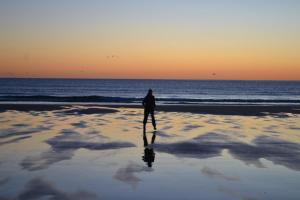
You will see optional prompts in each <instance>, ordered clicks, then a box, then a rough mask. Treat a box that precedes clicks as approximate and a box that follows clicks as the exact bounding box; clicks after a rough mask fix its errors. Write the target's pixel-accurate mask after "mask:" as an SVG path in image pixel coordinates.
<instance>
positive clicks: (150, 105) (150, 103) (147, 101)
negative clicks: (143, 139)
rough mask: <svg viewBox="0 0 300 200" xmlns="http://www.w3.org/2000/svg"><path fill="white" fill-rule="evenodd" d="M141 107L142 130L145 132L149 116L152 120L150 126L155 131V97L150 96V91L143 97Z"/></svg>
mask: <svg viewBox="0 0 300 200" xmlns="http://www.w3.org/2000/svg"><path fill="white" fill-rule="evenodd" d="M143 106H144V120H143V124H144V130H146V124H147V120H148V116H149V114H150V115H151V118H152V125H153V128H154V130H156V122H155V117H154V109H155V106H156V105H155V97H154V96H153V94H152V89H149V90H148V94H147V95H146V96H145V98H144V100H143Z"/></svg>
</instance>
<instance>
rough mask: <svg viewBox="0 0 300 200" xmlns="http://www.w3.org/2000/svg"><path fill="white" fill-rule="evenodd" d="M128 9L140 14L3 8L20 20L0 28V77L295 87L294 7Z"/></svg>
mask: <svg viewBox="0 0 300 200" xmlns="http://www.w3.org/2000/svg"><path fill="white" fill-rule="evenodd" d="M130 2H134V3H135V6H136V7H137V8H139V9H141V11H140V12H137V13H134V14H132V13H131V11H132V10H131V9H132V8H130V7H126V6H125V5H123V4H122V5H110V3H103V2H102V4H100V3H99V5H95V7H97V6H98V7H97V8H98V9H99V10H101V9H104V8H102V7H106V8H107V9H108V10H109V9H111V12H112V14H111V13H107V12H104V11H103V13H101V12H98V10H96V9H95V10H92V8H91V7H89V6H87V5H84V6H83V5H77V6H78V7H76V6H74V7H73V10H74V13H72V14H66V13H64V12H62V11H61V12H60V10H57V9H58V8H56V5H55V4H54V5H52V7H51V6H50V8H48V7H46V6H44V5H39V6H40V7H39V8H40V9H42V10H43V9H44V11H45V13H46V14H45V15H46V17H45V16H37V15H38V14H40V13H39V12H37V11H36V10H34V12H33V11H30V9H29V7H28V6H25V5H24V7H22V6H20V5H18V6H17V5H3V6H2V7H3V9H5V6H6V7H7V8H6V9H7V10H8V11H9V9H12V8H15V7H18V9H19V10H20V12H21V11H22V12H23V15H21V14H20V16H12V15H11V14H10V13H9V12H8V11H6V12H5V13H4V14H3V15H6V17H7V18H11V21H3V20H0V25H1V26H2V28H1V29H2V30H4V31H3V33H2V34H1V35H0V42H1V46H0V51H1V54H0V77H34V78H37V77H39V78H124V79H127V78H128V79H219V80H300V56H299V55H298V54H299V52H300V38H299V34H300V28H299V25H298V26H296V27H295V24H294V22H297V21H298V20H299V18H300V14H299V13H297V12H296V11H297V9H296V8H297V6H298V7H300V4H298V3H292V2H288V3H286V4H283V5H284V8H281V7H282V6H283V5H277V4H278V3H277V4H275V5H273V4H271V3H269V4H267V5H264V6H266V8H268V9H269V10H263V11H261V12H260V11H259V10H257V6H256V4H258V2H256V4H255V3H253V4H251V5H250V4H249V5H247V6H245V5H243V4H241V5H238V6H236V5H235V4H230V3H227V4H225V6H227V9H229V10H230V9H232V10H231V11H234V12H235V13H233V14H232V13H230V12H229V11H227V10H224V9H223V8H222V5H215V4H213V5H210V4H208V3H202V4H201V3H199V5H198V3H194V4H197V5H190V4H191V3H186V4H183V3H181V4H180V6H181V7H180V6H178V7H177V6H175V5H177V4H178V2H177V1H176V2H177V4H176V3H174V4H171V3H170V2H169V3H168V4H167V3H161V5H160V6H158V7H155V6H153V5H149V6H150V8H151V9H152V10H151V9H150V8H149V9H150V10H151V12H149V11H148V10H143V9H145V8H144V7H142V6H141V5H139V4H138V2H137V1H130ZM220 2H221V1H220ZM0 4H1V3H0ZM3 4H5V3H3ZM7 4H8V3H7ZM111 4H114V3H111ZM120 4H121V3H120ZM149 4H150V3H149ZM220 4H221V3H220ZM223 4H224V2H223ZM270 4H271V5H270ZM294 4H295V5H294ZM80 6H81V7H83V8H81V7H80ZM151 6H152V7H151ZM196 6H198V7H196ZM223 6H224V5H223ZM272 6H273V7H272ZM0 7H1V5H0ZM194 7H195V8H194ZM236 7H237V8H236ZM278 7H280V9H281V10H280V11H281V13H277V12H278V10H277V9H278ZM196 8H197V9H196ZM59 9H60V8H59ZM80 9H85V10H84V11H85V12H83V13H84V14H82V16H81V15H80V14H78V13H80V12H79V10H80ZM201 9H203V10H201ZM215 9H216V10H219V12H218V13H216V12H215ZM236 9H237V10H238V9H240V11H238V12H237V11H236ZM247 9H250V10H249V11H247ZM251 9H252V11H253V10H255V9H256V10H255V11H256V12H257V13H256V14H257V16H252V13H251ZM54 10H55V11H56V12H58V14H57V15H58V17H57V18H55V16H53V14H52V12H54ZM199 10H200V11H202V12H203V13H202V12H200V11H199ZM75 11H76V12H75ZM77 11H78V12H77ZM167 11H168V12H167ZM22 12H21V13H22ZM94 12H95V13H94ZM152 12H153V13H155V15H153V13H152ZM32 13H33V14H32ZM47 13H48V14H47ZM90 13H91V14H90ZM99 13H100V14H99ZM120 13H121V14H120ZM199 13H200V14H199ZM179 14H180V15H179ZM24 16H25V17H24ZM179 16H180V17H179ZM22 17H23V18H24V19H23V18H22ZM34 17H36V18H38V17H40V18H41V19H39V18H38V19H36V18H34ZM43 17H44V18H43ZM205 17H206V18H205ZM32 19H34V20H32ZM204 19H207V20H204ZM280 20H281V21H280ZM1 22H2V23H1ZM4 22H6V23H4ZM24 24H25V25H27V26H25V25H24Z"/></svg>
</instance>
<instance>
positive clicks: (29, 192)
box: [0, 178, 99, 200]
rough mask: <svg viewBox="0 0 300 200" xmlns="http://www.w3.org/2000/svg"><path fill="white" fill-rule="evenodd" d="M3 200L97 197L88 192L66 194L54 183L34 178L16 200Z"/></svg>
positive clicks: (94, 199) (92, 199)
mask: <svg viewBox="0 0 300 200" xmlns="http://www.w3.org/2000/svg"><path fill="white" fill-rule="evenodd" d="M0 199H3V200H14V199H22V200H32V199H51V200H82V199H86V200H96V199H99V198H98V197H97V195H95V194H93V193H91V192H87V191H84V190H82V191H76V192H74V193H71V192H70V193H68V192H65V191H63V190H61V189H59V188H57V187H56V186H55V185H54V184H53V183H51V182H49V181H46V180H44V179H42V178H34V179H32V180H30V181H29V182H28V183H27V184H26V185H25V189H24V190H23V191H22V192H21V193H20V194H18V195H17V197H14V198H5V197H1V196H0Z"/></svg>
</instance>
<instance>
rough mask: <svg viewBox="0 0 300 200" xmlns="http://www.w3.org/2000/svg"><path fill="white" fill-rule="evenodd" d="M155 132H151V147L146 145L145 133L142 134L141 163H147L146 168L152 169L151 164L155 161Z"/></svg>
mask: <svg viewBox="0 0 300 200" xmlns="http://www.w3.org/2000/svg"><path fill="white" fill-rule="evenodd" d="M155 137H156V132H155V131H154V132H153V135H152V139H151V145H149V144H148V140H147V136H146V132H145V131H144V132H143V140H144V156H143V161H144V162H145V163H147V166H148V167H152V163H154V159H155V153H154V149H153V144H154V141H155Z"/></svg>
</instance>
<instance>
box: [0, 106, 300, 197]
mask: <svg viewBox="0 0 300 200" xmlns="http://www.w3.org/2000/svg"><path fill="white" fill-rule="evenodd" d="M20 109H23V110H22V111H11V110H3V112H2V113H0V119H1V120H2V121H5V123H1V124H0V125H1V126H0V185H1V187H0V199H25V200H26V199H67V200H68V199H137V198H143V199H153V198H154V199H162V198H163V197H165V196H167V197H170V198H172V199H185V198H187V197H197V198H198V197H199V196H201V197H203V198H204V199H230V200H231V199H297V198H298V197H299V196H300V191H299V188H298V187H297V186H298V185H299V184H300V174H299V171H300V132H299V126H298V123H299V119H300V116H299V115H297V114H291V115H290V114H289V116H288V117H284V118H278V117H275V116H271V115H270V116H269V115H264V116H236V115H224V116H223V115H203V114H195V113H194V114H193V113H187V112H178V113H176V112H173V113H172V114H170V113H169V112H158V113H157V115H156V120H157V124H158V125H159V127H161V129H160V130H157V131H154V132H150V131H149V132H142V131H143V130H142V126H141V124H142V119H141V118H142V116H143V111H142V110H139V109H135V108H117V109H116V108H114V109H110V108H99V109H94V108H93V109H88V110H86V108H85V107H80V106H77V107H73V108H72V107H66V106H61V107H59V110H53V109H54V107H53V108H52V107H51V109H50V110H47V109H45V108H42V107H38V108H37V109H36V110H34V112H30V111H28V110H26V109H25V108H23V107H21V108H20ZM95 111H96V112H100V111H101V113H94V112H95ZM76 113H77V114H76ZM141 134H142V136H141ZM141 137H142V138H141ZM141 157H142V158H141ZM157 158H159V159H157ZM262 177H263V180H262ZM279 180H280V181H279ZM17 183H18V184H17ZM178 183H180V184H178ZM240 183H242V184H240ZM179 185H180V187H179ZM77 188H79V190H77ZM161 188H164V189H163V190H161ZM274 188H281V189H282V190H276V189H274ZM149 189H150V190H151V195H146V196H145V193H147V191H149ZM158 191H159V192H158ZM249 191H251V192H249ZM282 191H289V193H288V194H286V193H283V192H282ZM191 199H195V198H191Z"/></svg>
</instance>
